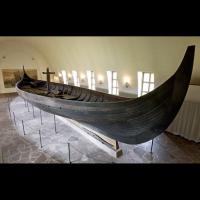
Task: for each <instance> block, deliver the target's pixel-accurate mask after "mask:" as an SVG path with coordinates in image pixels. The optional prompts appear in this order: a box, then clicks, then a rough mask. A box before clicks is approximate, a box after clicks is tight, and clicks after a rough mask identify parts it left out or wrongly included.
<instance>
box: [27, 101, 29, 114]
mask: <svg viewBox="0 0 200 200" xmlns="http://www.w3.org/2000/svg"><path fill="white" fill-rule="evenodd" d="M27 108H28V112H30V110H29V106H28V102H27Z"/></svg>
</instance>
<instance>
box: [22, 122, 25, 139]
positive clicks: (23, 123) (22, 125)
mask: <svg viewBox="0 0 200 200" xmlns="http://www.w3.org/2000/svg"><path fill="white" fill-rule="evenodd" d="M22 127H23V133H24V135H26V134H25V130H24V121H23V120H22Z"/></svg>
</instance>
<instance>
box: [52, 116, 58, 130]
mask: <svg viewBox="0 0 200 200" xmlns="http://www.w3.org/2000/svg"><path fill="white" fill-rule="evenodd" d="M53 118H54V128H55V133H57V130H56V116H55V114H54V115H53Z"/></svg>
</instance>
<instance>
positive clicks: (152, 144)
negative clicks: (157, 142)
mask: <svg viewBox="0 0 200 200" xmlns="http://www.w3.org/2000/svg"><path fill="white" fill-rule="evenodd" d="M151 153H153V140H152V142H151Z"/></svg>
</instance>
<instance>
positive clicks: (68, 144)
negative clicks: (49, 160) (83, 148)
mask: <svg viewBox="0 0 200 200" xmlns="http://www.w3.org/2000/svg"><path fill="white" fill-rule="evenodd" d="M67 146H68V156H69V164H71V163H72V162H71V158H70V143H69V142H68V143H67Z"/></svg>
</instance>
